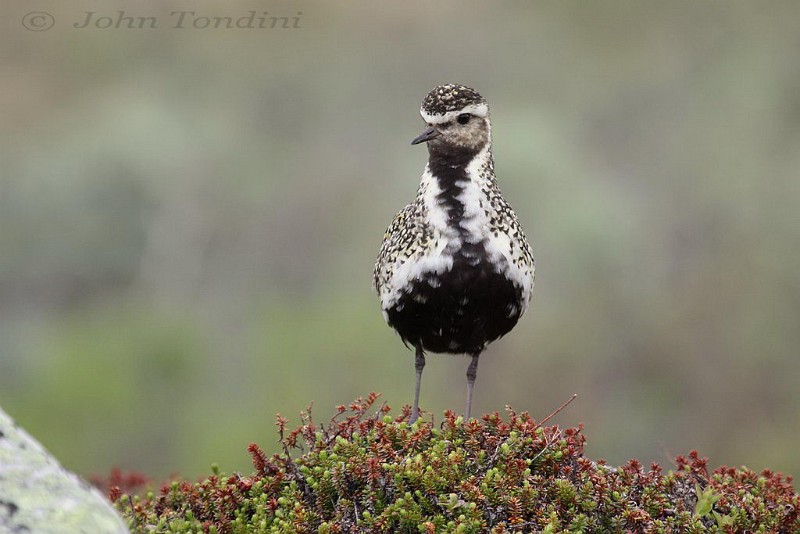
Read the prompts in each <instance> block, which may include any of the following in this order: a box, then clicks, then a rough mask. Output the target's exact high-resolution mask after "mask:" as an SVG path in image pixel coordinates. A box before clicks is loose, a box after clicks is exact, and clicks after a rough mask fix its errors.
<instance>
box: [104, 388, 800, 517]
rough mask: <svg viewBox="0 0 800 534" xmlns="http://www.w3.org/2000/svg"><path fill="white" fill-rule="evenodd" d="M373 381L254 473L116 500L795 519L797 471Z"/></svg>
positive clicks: (154, 507)
mask: <svg viewBox="0 0 800 534" xmlns="http://www.w3.org/2000/svg"><path fill="white" fill-rule="evenodd" d="M376 399H377V395H375V394H371V395H370V396H369V397H367V398H366V399H358V400H357V401H356V402H354V403H353V404H351V405H350V407H349V409H345V407H343V406H342V407H339V411H338V414H337V415H336V416H335V417H334V418H333V419H332V420H331V421H329V422H328V423H327V424H323V425H317V424H315V423H314V422H313V420H312V417H311V414H310V411H306V412H303V414H302V415H301V419H302V421H301V422H302V426H300V427H299V428H297V429H295V430H292V431H288V430H287V428H286V420H285V419H283V418H281V417H279V418H278V427H279V433H280V437H281V443H282V445H283V452H282V453H280V454H276V455H273V456H272V457H267V456H266V455H265V454H264V453H263V451H262V450H261V449H260V448H259V447H258V446H257V445H255V444H252V445H250V447H249V451H250V454H251V455H252V457H253V465H254V467H255V471H254V472H253V473H251V474H250V475H248V476H243V475H240V474H234V475H230V476H226V475H224V474H222V473H221V472H219V469H218V468H214V469H213V474H212V475H211V476H209V477H208V478H207V479H206V480H204V481H202V482H198V483H188V482H173V483H172V484H170V485H166V486H164V487H162V488H161V490H160V492H158V494H157V495H154V494H153V493H149V494H145V495H144V496H143V497H133V498H130V497H128V496H127V495H125V494H124V493H123V490H122V489H121V488H119V487H118V486H115V487H113V488H111V489H110V493H111V496H112V500H113V501H114V502H115V503H116V506H117V508H118V509H119V510H120V512H121V513H122V514H123V516H124V517H125V518H127V520H128V522H129V525H130V526H131V529H132V530H134V531H136V532H146V531H151V530H152V529H155V530H156V531H158V532H197V531H204V532H234V533H238V532H287V533H288V532H323V533H336V532H365V531H366V532H464V533H469V532H474V533H479V532H496V533H501V532H530V531H542V532H553V533H556V532H625V531H632V532H707V531H709V530H711V531H719V532H743V531H753V532H760V531H763V532H795V531H798V530H800V518H799V517H798V510H800V499H799V498H798V496H797V494H796V493H795V492H794V489H793V488H792V486H791V479H787V478H784V477H783V476H781V475H779V474H773V473H771V472H763V473H761V474H756V473H754V472H752V471H750V470H748V469H746V468H741V469H732V468H728V467H722V468H719V469H717V470H715V471H714V472H713V473H709V472H708V470H707V461H706V460H705V459H704V458H701V457H700V456H699V455H697V453H695V452H692V453H690V454H689V456H688V458H685V457H678V458H677V460H676V467H675V468H674V470H672V471H670V472H667V473H663V472H662V469H661V467H660V466H658V465H656V464H653V465H652V466H651V467H650V468H649V469H647V470H645V469H644V468H643V467H642V466H641V464H640V463H639V462H637V461H636V460H631V461H629V462H628V463H626V464H625V465H623V466H621V467H618V468H611V467H608V466H606V465H604V464H603V463H602V462H599V463H596V462H592V461H591V460H589V459H587V458H585V457H584V455H583V447H584V442H585V438H584V436H583V434H582V432H581V428H566V429H562V428H559V427H557V426H542V425H541V424H538V423H537V422H536V421H534V420H533V419H532V418H531V417H530V416H529V415H528V414H526V413H522V414H517V413H515V412H514V411H512V410H508V413H507V414H506V416H505V417H501V416H500V415H499V414H497V413H494V414H489V415H485V416H483V418H482V419H481V420H470V421H469V422H464V421H463V420H462V419H461V418H460V417H456V416H455V414H453V413H452V412H447V413H446V414H445V418H444V421H443V422H442V424H441V425H440V426H439V427H434V426H432V425H431V424H429V423H426V422H423V421H418V422H416V423H415V424H413V425H409V424H408V422H407V419H408V413H407V412H404V413H402V414H400V415H399V416H397V417H395V418H392V417H391V416H390V415H389V409H388V407H386V406H381V407H380V408H377V409H374V408H373V406H374V403H375V400H376Z"/></svg>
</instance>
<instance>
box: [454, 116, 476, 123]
mask: <svg viewBox="0 0 800 534" xmlns="http://www.w3.org/2000/svg"><path fill="white" fill-rule="evenodd" d="M470 117H472V115H470V114H469V113H462V114H461V115H459V116H458V118H457V119H456V120H457V121H458V124H467V123H468V122H469V119H470Z"/></svg>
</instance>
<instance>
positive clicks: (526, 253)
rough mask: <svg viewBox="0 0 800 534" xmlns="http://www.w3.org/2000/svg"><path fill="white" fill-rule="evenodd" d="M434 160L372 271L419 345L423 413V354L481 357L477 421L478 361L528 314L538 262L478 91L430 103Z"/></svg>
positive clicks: (400, 327) (428, 137)
mask: <svg viewBox="0 0 800 534" xmlns="http://www.w3.org/2000/svg"><path fill="white" fill-rule="evenodd" d="M420 114H421V115H422V117H423V119H424V120H425V122H426V126H427V128H426V130H425V132H423V134H421V135H420V136H419V137H417V138H416V139H415V140H414V141H413V142H412V143H413V144H417V143H421V142H427V143H428V151H429V160H428V164H427V165H426V167H425V171H424V172H423V174H422V179H421V181H420V186H419V189H418V191H417V196H416V199H415V200H414V202H413V203H411V204H409V205H408V206H406V207H405V208H404V209H403V210H401V211H400V213H398V214H397V216H395V218H394V220H393V221H392V223H391V224H390V226H389V228H388V230H387V231H386V234H385V235H384V239H383V243H382V245H381V249H380V252H379V254H378V259H377V261H376V263H375V269H374V272H373V281H374V286H375V288H376V290H377V292H378V295H379V296H380V300H381V308H382V310H383V314H384V317H385V318H386V320H387V322H388V323H389V325H390V326H392V327H393V328H394V329H395V330H396V331H397V332H398V333H399V334H400V336H401V338H402V339H403V341H404V342H405V343H406V344H409V345H412V346H414V347H415V348H416V353H417V362H416V367H417V389H416V392H415V402H414V411H413V414H412V420H413V419H416V418H417V416H418V400H419V381H420V379H421V374H422V368H423V367H424V364H425V358H424V351H429V352H449V353H465V354H470V355H471V356H472V362H471V364H470V368H469V370H468V372H467V376H468V400H467V416H469V411H470V404H471V395H472V384H473V383H474V379H475V374H476V372H477V362H478V356H479V355H480V353H481V352H482V351H483V350H484V348H485V347H486V345H488V344H489V343H491V342H492V341H494V340H496V339H497V338H499V337H500V336H502V335H504V334H506V333H507V332H508V331H510V330H511V329H512V328H513V327H514V325H515V324H516V323H517V321H518V319H519V318H520V317H521V316H522V314H523V313H524V312H525V310H526V309H527V307H528V304H529V302H530V298H531V291H532V289H533V280H534V259H533V254H532V252H531V248H530V245H529V244H528V241H527V239H526V238H525V235H524V233H523V231H522V227H521V226H520V224H519V221H518V220H517V217H516V215H515V213H514V211H513V210H512V209H511V206H510V205H509V204H508V202H507V201H506V200H505V198H504V197H503V195H502V194H501V193H500V190H499V188H498V186H497V181H496V178H495V173H494V162H493V159H492V141H491V122H490V119H489V108H488V105H487V104H486V101H485V100H484V99H483V97H481V96H480V95H479V94H478V93H477V92H476V91H475V90H474V89H470V88H468V87H465V86H462V85H453V84H449V85H441V86H439V87H436V88H435V89H433V90H432V91H431V92H430V93H428V95H427V96H426V97H425V100H424V101H423V103H422V107H421V109H420Z"/></svg>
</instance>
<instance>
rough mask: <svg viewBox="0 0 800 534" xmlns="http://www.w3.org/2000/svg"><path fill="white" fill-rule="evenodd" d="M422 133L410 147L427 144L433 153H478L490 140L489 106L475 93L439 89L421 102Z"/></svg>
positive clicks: (450, 87)
mask: <svg viewBox="0 0 800 534" xmlns="http://www.w3.org/2000/svg"><path fill="white" fill-rule="evenodd" d="M419 113H420V115H422V119H423V120H424V121H425V126H426V127H425V131H423V132H422V133H421V134H420V135H419V136H417V137H416V138H414V140H413V141H411V144H412V145H416V144H419V143H425V142H427V143H428V150H430V151H431V153H434V152H452V151H458V152H463V151H467V152H475V153H477V152H479V151H480V150H481V149H483V147H484V146H486V144H487V143H489V141H490V139H491V132H492V130H491V124H490V122H489V106H488V105H487V104H486V100H484V98H483V97H482V96H481V95H480V94H478V92H477V91H476V90H475V89H471V88H469V87H465V86H463V85H457V84H447V85H440V86H438V87H436V88H434V89H433V90H432V91H431V92H430V93H428V95H427V96H426V97H425V100H423V101H422V106H421V107H420V110H419Z"/></svg>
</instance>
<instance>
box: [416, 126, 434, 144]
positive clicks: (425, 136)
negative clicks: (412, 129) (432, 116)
mask: <svg viewBox="0 0 800 534" xmlns="http://www.w3.org/2000/svg"><path fill="white" fill-rule="evenodd" d="M434 137H439V132H438V130H436V129H435V128H434V127H433V126H431V127H430V128H425V131H424V132H422V133H421V134H419V135H418V136H416V137H415V138H414V140H413V141H411V144H412V145H418V144H420V143H424V142H426V141H430V140H431V139H433V138H434Z"/></svg>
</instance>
